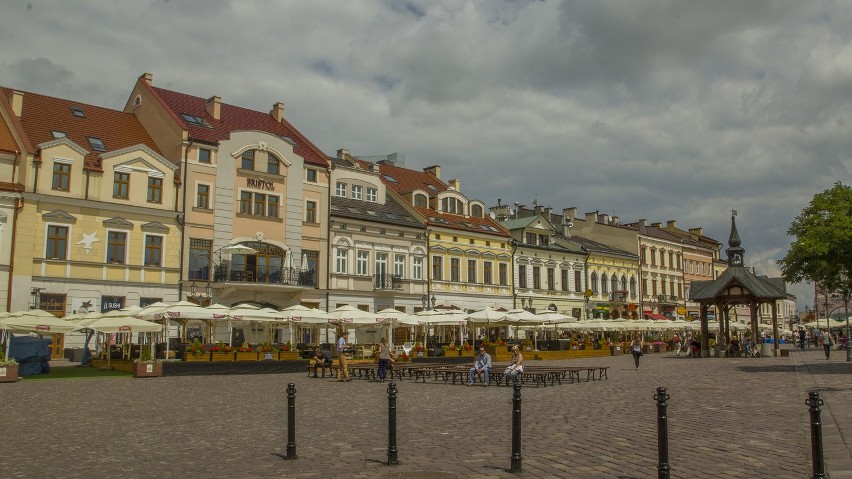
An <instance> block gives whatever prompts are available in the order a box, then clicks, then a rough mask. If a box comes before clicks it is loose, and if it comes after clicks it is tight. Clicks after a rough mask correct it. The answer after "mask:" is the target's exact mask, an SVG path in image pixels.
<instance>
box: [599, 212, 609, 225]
mask: <svg viewBox="0 0 852 479" xmlns="http://www.w3.org/2000/svg"><path fill="white" fill-rule="evenodd" d="M601 223H602V224H605V225H608V224H609V215H608V214H606V213H604V214H602V215H601Z"/></svg>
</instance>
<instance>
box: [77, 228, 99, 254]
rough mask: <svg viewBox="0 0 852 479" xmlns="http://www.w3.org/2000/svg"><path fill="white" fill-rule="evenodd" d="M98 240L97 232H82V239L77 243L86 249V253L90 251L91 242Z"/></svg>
mask: <svg viewBox="0 0 852 479" xmlns="http://www.w3.org/2000/svg"><path fill="white" fill-rule="evenodd" d="M96 241H100V240H99V239H98V234H97V233H83V239H81V240H80V241H78V242H77V244H81V245H83V249H84V250H86V254H89V252H91V251H92V243H94V242H96Z"/></svg>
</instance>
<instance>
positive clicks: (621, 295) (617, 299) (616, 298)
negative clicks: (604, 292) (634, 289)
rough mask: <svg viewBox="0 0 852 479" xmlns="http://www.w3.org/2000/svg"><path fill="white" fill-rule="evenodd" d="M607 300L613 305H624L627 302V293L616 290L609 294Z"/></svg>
mask: <svg viewBox="0 0 852 479" xmlns="http://www.w3.org/2000/svg"><path fill="white" fill-rule="evenodd" d="M609 300H610V302H613V303H626V302H627V291H624V290H617V291H613V292H612V293H609Z"/></svg>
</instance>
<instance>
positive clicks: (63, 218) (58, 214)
mask: <svg viewBox="0 0 852 479" xmlns="http://www.w3.org/2000/svg"><path fill="white" fill-rule="evenodd" d="M41 217H42V219H43V220H44V221H45V222H50V223H69V224H72V225H73V224H74V223H76V222H77V217H75V216H71V215H69V214H68V213H66V212H64V211H62V210H57V211H51V212H50V213H45V214H43V215H41Z"/></svg>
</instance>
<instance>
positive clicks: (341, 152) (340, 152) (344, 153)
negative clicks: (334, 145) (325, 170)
mask: <svg viewBox="0 0 852 479" xmlns="http://www.w3.org/2000/svg"><path fill="white" fill-rule="evenodd" d="M347 156H349V150H347V149H346V148H341V149H339V150H337V159H338V160H345V159H346V157H347Z"/></svg>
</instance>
